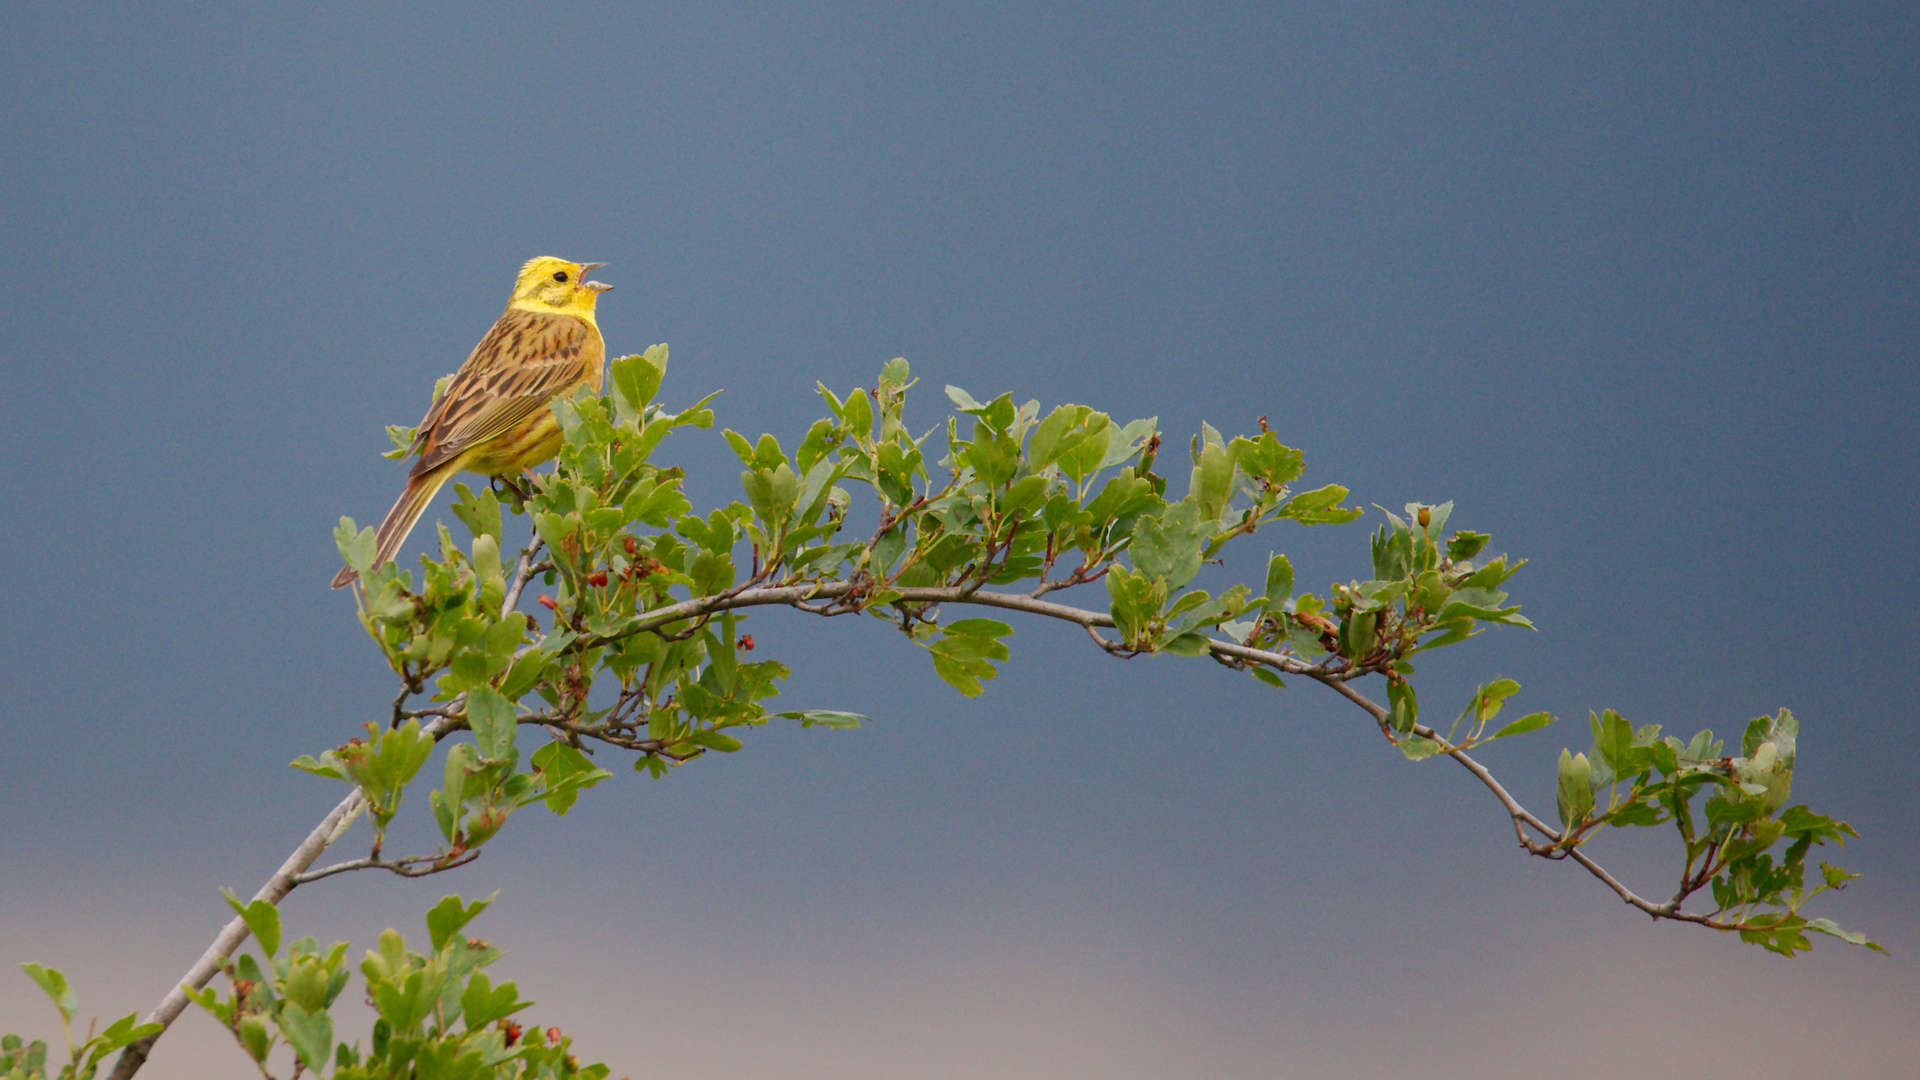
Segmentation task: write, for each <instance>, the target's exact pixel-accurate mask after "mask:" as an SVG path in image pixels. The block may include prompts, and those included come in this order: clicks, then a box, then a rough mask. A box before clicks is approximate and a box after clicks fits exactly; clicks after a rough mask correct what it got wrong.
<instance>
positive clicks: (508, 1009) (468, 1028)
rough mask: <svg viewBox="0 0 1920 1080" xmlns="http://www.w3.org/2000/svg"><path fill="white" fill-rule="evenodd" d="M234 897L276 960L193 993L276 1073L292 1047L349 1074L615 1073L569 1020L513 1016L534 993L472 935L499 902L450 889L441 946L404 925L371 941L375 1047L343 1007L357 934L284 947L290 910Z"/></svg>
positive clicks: (538, 1078) (301, 1061) (296, 1071)
mask: <svg viewBox="0 0 1920 1080" xmlns="http://www.w3.org/2000/svg"><path fill="white" fill-rule="evenodd" d="M228 901H229V903H231V904H232V905H233V906H234V909H235V910H236V911H238V912H239V913H240V915H241V917H242V918H244V919H246V921H247V926H248V927H249V928H250V929H251V930H252V931H253V936H254V940H255V941H257V942H258V943H259V946H260V951H261V953H262V954H264V960H262V959H256V958H255V957H254V956H253V954H251V953H243V954H242V955H241V956H240V957H239V959H238V960H236V961H234V962H233V963H230V964H228V965H227V966H226V968H225V973H226V976H227V981H228V990H227V993H226V994H224V995H222V994H220V993H219V992H217V991H216V990H214V989H213V988H212V987H207V988H205V989H202V990H199V991H197V992H195V993H194V994H193V995H192V996H193V1000H194V1002H195V1003H197V1004H198V1005H200V1007H201V1008H203V1009H205V1010H206V1011H207V1012H208V1013H210V1014H211V1015H212V1016H213V1017H214V1019H215V1020H217V1021H218V1022H219V1023H220V1025H221V1026H222V1027H224V1028H226V1029H227V1031H229V1032H230V1033H231V1034H232V1035H233V1037H234V1039H235V1040H236V1041H237V1042H238V1043H239V1045H240V1047H241V1049H242V1050H243V1051H244V1052H245V1053H246V1055H247V1057H248V1058H249V1059H251V1060H252V1061H253V1062H254V1064H255V1065H256V1066H257V1067H258V1068H259V1070H260V1073H261V1075H262V1076H263V1077H267V1078H269V1080H271V1077H273V1075H274V1073H273V1072H272V1070H271V1067H270V1066H271V1062H270V1060H269V1059H270V1056H271V1055H272V1054H273V1052H274V1050H275V1049H276V1048H278V1047H280V1046H286V1047H289V1048H290V1049H291V1050H292V1053H293V1058H294V1068H293V1075H294V1076H298V1075H300V1074H301V1073H303V1072H305V1073H311V1074H313V1075H315V1076H323V1075H326V1074H327V1073H328V1072H329V1071H331V1073H332V1075H333V1076H334V1077H336V1078H338V1080H411V1078H416V1077H418V1078H426V1077H436V1078H445V1080H560V1078H568V1077H579V1078H582V1080H603V1078H604V1077H606V1075H607V1074H608V1072H609V1071H610V1070H609V1069H608V1068H607V1066H605V1065H588V1066H585V1067H582V1066H581V1065H580V1064H579V1062H578V1061H577V1060H576V1059H575V1058H574V1056H573V1055H572V1054H571V1053H570V1052H569V1045H570V1040H569V1039H568V1038H567V1037H566V1036H565V1035H563V1034H562V1033H561V1032H560V1030H559V1029H558V1028H548V1029H547V1030H546V1031H541V1030H539V1029H538V1028H523V1027H522V1026H520V1025H519V1024H516V1023H514V1022H513V1021H512V1020H511V1019H510V1017H512V1016H513V1015H514V1014H515V1013H518V1012H520V1011H521V1010H522V1009H525V1008H526V1007H527V1006H529V1005H531V1004H532V1002H530V1001H522V1000H521V999H520V992H519V989H518V987H516V986H515V985H514V984H513V983H511V982H501V983H495V982H494V981H493V980H492V979H491V978H490V977H489V976H488V975H487V973H486V971H485V970H484V969H485V968H486V967H487V966H489V965H490V964H492V963H493V962H494V961H495V960H497V959H499V958H500V955H501V954H500V950H499V949H496V948H494V947H493V946H492V945H489V944H488V943H486V942H485V941H481V940H479V939H477V938H469V937H465V936H464V935H462V934H461V933H460V930H461V929H462V928H463V927H465V926H466V924H467V923H468V922H470V921H472V919H473V918H474V917H475V916H477V915H479V914H480V912H481V911H483V910H485V908H486V907H487V905H488V903H490V901H488V900H476V901H473V902H472V903H467V902H464V901H462V900H461V898H460V897H458V896H447V897H443V898H442V899H441V901H440V902H439V903H438V904H436V905H435V906H434V907H433V909H432V910H431V911H429V912H428V913H427V931H428V938H429V941H430V942H431V945H432V949H433V951H432V952H431V953H430V954H421V953H417V952H414V951H412V950H410V949H408V948H407V944H406V939H405V938H403V937H401V935H400V934H399V933H397V932H396V931H393V930H388V931H386V932H385V933H383V934H381V935H380V944H379V948H377V949H369V950H367V954H366V956H365V958H364V959H362V960H361V962H360V965H359V969H360V974H361V977H362V979H363V980H364V982H365V987H366V993H365V995H364V997H365V1000H366V1001H367V1002H368V1003H369V1004H370V1005H372V1006H373V1008H374V1011H375V1013H376V1019H375V1020H374V1023H373V1033H372V1039H371V1040H370V1042H369V1044H368V1045H367V1046H366V1047H365V1048H364V1049H363V1048H361V1047H360V1046H359V1045H358V1044H349V1043H347V1042H344V1041H340V1040H338V1039H336V1037H335V1026H334V1012H333V1009H334V1006H335V1005H336V1004H337V1003H338V1002H339V1000H340V997H341V992H342V991H343V990H345V989H346V987H347V983H348V981H349V979H350V977H351V972H350V971H349V970H348V967H347V963H346V954H347V943H346V942H344V941H340V942H335V943H334V944H333V945H332V946H330V947H328V948H327V949H325V950H324V951H323V950H321V948H320V946H319V943H318V942H317V941H315V940H314V939H312V938H300V939H298V940H296V941H291V942H287V943H286V948H285V949H284V950H282V948H281V930H280V913H279V911H278V910H276V909H275V907H274V906H273V905H272V904H269V903H267V902H266V901H264V900H255V901H253V902H252V903H251V904H241V903H240V902H239V901H238V900H237V899H235V898H233V897H232V896H229V897H228Z"/></svg>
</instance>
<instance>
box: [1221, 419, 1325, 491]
mask: <svg viewBox="0 0 1920 1080" xmlns="http://www.w3.org/2000/svg"><path fill="white" fill-rule="evenodd" d="M1227 449H1228V451H1230V452H1231V453H1232V454H1233V460H1234V464H1236V465H1238V466H1239V467H1240V471H1241V472H1243V473H1245V474H1247V475H1248V476H1250V477H1253V478H1254V479H1256V480H1265V481H1266V482H1267V483H1269V484H1271V485H1273V486H1274V487H1280V486H1282V485H1285V484H1291V483H1293V481H1294V480H1296V479H1297V478H1299V476H1300V470H1301V469H1302V467H1303V466H1304V463H1305V461H1306V455H1305V454H1303V453H1301V452H1300V451H1298V450H1295V449H1293V448H1292V447H1288V446H1282V445H1280V440H1279V438H1277V437H1276V436H1275V435H1274V434H1273V433H1272V432H1270V431H1268V432H1262V433H1261V435H1260V437H1259V438H1257V439H1249V438H1246V437H1244V436H1236V437H1235V438H1234V440H1233V441H1232V442H1230V443H1228V444H1227Z"/></svg>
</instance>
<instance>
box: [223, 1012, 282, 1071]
mask: <svg viewBox="0 0 1920 1080" xmlns="http://www.w3.org/2000/svg"><path fill="white" fill-rule="evenodd" d="M233 1030H234V1034H235V1035H236V1036H238V1037H239V1039H240V1046H241V1047H242V1048H243V1049H245V1050H246V1052H247V1056H248V1057H251V1058H252V1059H253V1060H255V1061H265V1060H267V1054H268V1053H269V1052H270V1051H271V1050H272V1049H273V1033H272V1032H270V1031H268V1030H267V1018H266V1017H264V1016H243V1017H241V1018H240V1022H239V1023H237V1024H234V1025H233Z"/></svg>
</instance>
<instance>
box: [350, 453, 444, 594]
mask: <svg viewBox="0 0 1920 1080" xmlns="http://www.w3.org/2000/svg"><path fill="white" fill-rule="evenodd" d="M455 464H456V463H454V462H449V463H448V466H449V467H446V468H439V469H435V470H433V471H432V472H429V473H422V474H420V475H419V476H415V477H411V478H409V479H408V480H407V486H406V487H405V488H403V489H401V492H400V497H399V498H398V499H395V500H394V502H393V509H391V510H389V511H387V516H386V517H385V518H383V519H381V521H380V528H378V529H377V530H375V531H374V534H373V545H374V550H373V565H375V566H380V565H383V564H384V563H385V562H386V561H387V560H388V559H391V558H393V553H394V552H396V551H399V550H400V545H401V544H404V543H406V542H407V534H408V533H410V532H412V531H413V523H414V522H416V521H419V520H420V514H421V513H422V512H423V511H425V510H426V508H427V504H428V503H430V502H432V501H433V497H434V495H436V494H438V493H439V491H440V485H442V484H444V483H446V482H447V477H449V476H452V475H453V474H454V472H455V468H453V467H452V466H454V465H455ZM359 576H360V575H359V573H358V572H357V571H355V570H354V568H353V567H351V566H349V567H345V568H343V569H342V570H341V571H340V572H339V573H338V574H335V575H334V576H333V587H334V588H336V589H338V588H342V587H344V586H345V585H347V584H349V583H350V582H352V581H353V579H354V578H357V577H359Z"/></svg>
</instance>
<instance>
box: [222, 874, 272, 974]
mask: <svg viewBox="0 0 1920 1080" xmlns="http://www.w3.org/2000/svg"><path fill="white" fill-rule="evenodd" d="M220 895H222V896H224V897H226V898H227V903H228V904H229V905H230V906H232V908H233V910H234V911H235V912H236V913H237V914H238V915H239V916H240V918H241V919H242V920H243V921H244V922H245V923H246V924H247V929H248V930H251V931H252V932H253V936H254V938H255V939H256V940H258V941H259V942H260V951H261V952H263V953H266V954H267V957H268V958H269V959H271V958H272V957H273V955H274V954H275V953H277V952H279V951H280V911H279V909H278V908H276V907H274V906H273V905H272V904H270V903H268V902H267V901H265V900H255V901H252V902H251V903H246V904H242V903H241V902H240V898H239V897H238V896H235V895H234V894H233V890H231V889H221V890H220Z"/></svg>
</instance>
